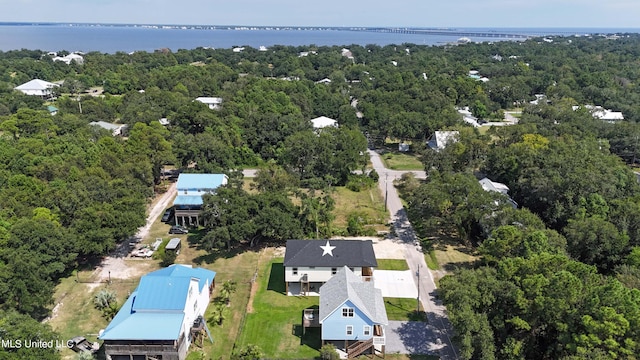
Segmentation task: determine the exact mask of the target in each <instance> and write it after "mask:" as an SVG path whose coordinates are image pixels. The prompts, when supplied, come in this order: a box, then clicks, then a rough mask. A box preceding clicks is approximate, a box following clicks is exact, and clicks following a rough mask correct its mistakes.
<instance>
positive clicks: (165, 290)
mask: <svg viewBox="0 0 640 360" xmlns="http://www.w3.org/2000/svg"><path fill="white" fill-rule="evenodd" d="M215 276H216V273H215V271H211V270H207V269H203V268H193V267H191V266H189V265H180V264H174V265H171V266H169V267H167V268H164V269H160V270H157V271H154V272H151V273H149V274H147V275H145V276H143V277H142V278H141V279H140V283H139V284H138V287H137V288H136V289H135V290H134V291H133V293H131V295H130V296H129V298H128V299H127V301H126V302H125V303H124V305H123V306H122V308H121V309H120V311H118V313H117V314H116V316H115V317H114V318H113V320H111V322H110V323H109V325H108V326H107V327H106V329H104V330H102V331H101V332H100V335H99V336H98V337H99V338H100V339H101V340H103V341H104V348H105V353H106V355H107V359H109V360H124V359H137V358H141V359H163V360H165V359H167V360H184V359H185V358H186V356H187V350H188V349H189V346H190V345H191V343H192V342H193V341H194V339H195V338H196V337H198V336H203V334H202V333H201V330H204V331H206V333H207V334H208V333H209V330H208V329H207V327H206V322H205V321H202V318H203V316H204V313H205V311H206V310H207V306H208V305H209V300H210V296H211V292H212V291H213V288H214V286H215ZM209 338H211V335H209Z"/></svg>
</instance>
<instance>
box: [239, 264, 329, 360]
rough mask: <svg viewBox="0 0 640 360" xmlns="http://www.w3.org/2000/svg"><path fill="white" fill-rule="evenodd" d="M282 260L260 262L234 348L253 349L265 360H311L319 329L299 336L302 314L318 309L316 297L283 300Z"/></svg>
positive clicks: (317, 341)
mask: <svg viewBox="0 0 640 360" xmlns="http://www.w3.org/2000/svg"><path fill="white" fill-rule="evenodd" d="M282 260H283V259H282V258H275V259H272V260H271V261H268V262H266V261H265V262H263V264H262V265H261V266H260V271H259V272H258V277H257V279H256V281H257V282H256V284H255V286H256V287H257V289H256V293H255V296H254V298H253V302H252V304H251V306H250V309H249V311H248V313H247V315H246V321H245V325H244V328H243V329H242V333H241V334H240V336H239V337H238V340H237V344H236V347H238V348H242V347H244V346H246V345H249V344H253V345H257V346H259V347H260V349H262V351H263V352H264V354H265V357H266V358H283V359H300V358H307V359H308V358H315V357H317V356H318V355H319V351H318V350H319V349H320V346H321V341H320V331H319V329H317V328H316V329H307V331H306V333H305V335H304V336H303V335H302V326H301V319H302V311H303V310H304V309H306V308H309V307H311V306H318V298H317V297H297V296H295V297H294V296H287V295H286V294H285V285H284V269H283V265H282Z"/></svg>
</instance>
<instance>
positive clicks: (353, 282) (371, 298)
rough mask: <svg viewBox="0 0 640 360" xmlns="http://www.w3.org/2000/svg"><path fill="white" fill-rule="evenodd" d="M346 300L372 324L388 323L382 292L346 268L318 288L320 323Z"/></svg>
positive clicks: (370, 282)
mask: <svg viewBox="0 0 640 360" xmlns="http://www.w3.org/2000/svg"><path fill="white" fill-rule="evenodd" d="M347 300H350V301H351V302H352V303H353V304H354V305H355V306H356V307H357V308H358V309H360V311H362V312H363V313H364V314H365V315H366V316H367V317H368V318H369V319H370V320H371V321H373V322H374V323H377V324H383V325H387V324H388V323H389V320H388V319H387V311H386V309H385V307H384V299H383V298H382V291H380V289H376V288H375V287H374V286H373V282H372V281H363V280H362V278H360V277H359V276H357V275H355V274H354V273H353V272H352V271H351V270H349V268H348V267H346V266H344V267H343V268H342V269H340V270H338V273H337V274H335V275H334V276H333V277H332V278H331V279H329V281H327V282H326V283H325V284H324V285H322V286H321V287H320V323H322V322H323V321H324V320H325V319H326V318H327V317H328V316H329V315H331V314H332V313H333V312H334V311H336V310H337V309H338V308H340V307H342V305H343V304H344V303H345V302H346V301H347Z"/></svg>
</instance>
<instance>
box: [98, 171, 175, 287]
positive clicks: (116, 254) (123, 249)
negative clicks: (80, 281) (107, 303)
mask: <svg viewBox="0 0 640 360" xmlns="http://www.w3.org/2000/svg"><path fill="white" fill-rule="evenodd" d="M175 194H176V183H172V184H171V186H169V188H168V189H167V191H166V192H165V193H164V194H162V195H161V196H160V198H159V199H158V200H156V201H154V202H153V203H152V205H151V206H150V207H149V209H148V214H149V215H148V216H147V223H146V224H145V225H144V226H143V227H141V228H140V229H138V232H137V233H136V234H135V235H134V238H135V240H136V241H142V240H144V239H145V238H146V237H147V236H148V235H149V231H150V230H151V226H152V225H153V223H154V222H155V221H156V219H157V218H158V216H160V215H161V214H162V213H163V212H164V209H166V208H167V207H169V204H170V202H171V200H172V199H173V197H174V196H175ZM128 253H129V244H128V241H125V242H123V243H122V244H120V245H119V246H118V247H117V248H116V249H115V250H114V251H113V252H112V253H111V254H110V255H109V256H107V257H105V258H104V260H102V263H101V264H100V265H99V266H98V267H97V268H96V269H95V271H94V276H93V278H94V279H95V282H93V283H90V284H88V285H89V287H90V288H95V287H97V286H98V285H100V283H101V282H106V281H107V280H109V279H130V278H133V277H137V276H140V275H142V274H144V273H146V272H147V271H148V267H149V266H144V265H143V264H142V263H144V264H145V265H147V263H148V262H143V261H138V260H125V257H126V256H127V254H128Z"/></svg>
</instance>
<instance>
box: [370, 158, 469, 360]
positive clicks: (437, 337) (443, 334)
mask: <svg viewBox="0 0 640 360" xmlns="http://www.w3.org/2000/svg"><path fill="white" fill-rule="evenodd" d="M369 156H370V157H371V163H372V165H373V168H374V169H375V170H376V172H377V173H378V175H380V181H378V187H379V188H380V191H382V194H383V196H384V197H385V199H386V200H385V202H386V206H387V209H388V210H389V213H390V214H391V220H392V221H393V223H394V228H395V232H396V236H397V237H398V239H400V240H401V241H402V246H404V248H405V249H404V251H405V259H406V260H407V263H408V264H409V269H411V271H412V272H413V274H416V275H418V274H419V277H418V276H415V277H414V281H416V286H417V287H418V289H419V290H418V295H419V296H420V303H421V304H422V306H423V308H424V309H425V310H426V312H427V318H428V325H427V332H428V334H429V335H428V336H425V337H424V338H425V340H424V341H425V342H426V343H427V344H426V348H429V349H430V350H432V351H438V352H439V355H440V358H441V359H447V360H448V359H457V358H458V357H457V352H456V350H455V348H454V346H453V344H452V342H451V333H452V332H451V324H450V323H449V319H448V318H447V314H446V308H445V307H444V306H443V305H442V303H441V302H440V301H439V300H437V299H436V297H435V290H436V285H435V282H434V281H433V275H432V274H431V271H430V270H429V268H428V267H427V264H426V263H425V261H424V254H423V253H422V249H421V248H420V245H419V242H418V241H417V237H416V234H415V232H414V231H413V228H412V227H411V224H410V223H409V220H408V218H407V213H406V211H405V209H404V207H403V206H402V202H401V201H400V196H399V195H398V192H397V191H396V188H395V187H394V186H393V180H395V179H397V178H399V177H400V176H402V174H403V173H404V171H395V170H388V169H386V168H385V167H384V164H383V163H382V160H381V159H380V155H379V154H378V153H376V152H375V151H373V150H369ZM414 173H415V175H416V177H418V178H422V179H424V178H426V175H425V172H424V171H415V172H414Z"/></svg>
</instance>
